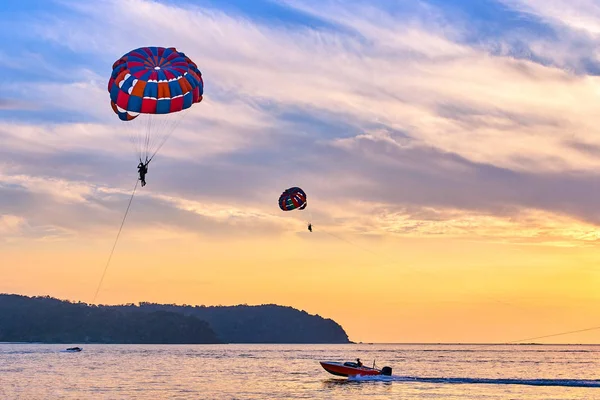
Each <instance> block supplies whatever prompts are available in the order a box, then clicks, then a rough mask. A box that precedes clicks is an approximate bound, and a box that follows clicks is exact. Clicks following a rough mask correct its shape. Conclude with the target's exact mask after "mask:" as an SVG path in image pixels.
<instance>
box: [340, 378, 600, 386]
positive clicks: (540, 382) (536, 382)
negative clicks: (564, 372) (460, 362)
mask: <svg viewBox="0 0 600 400" xmlns="http://www.w3.org/2000/svg"><path fill="white" fill-rule="evenodd" d="M348 380H349V381H354V382H357V381H358V382H361V381H375V382H419V383H446V384H491V385H529V386H563V387H590V388H593V387H597V388H600V380H591V379H589V380H585V379H509V378H506V379H504V378H495V379H494V378H428V377H416V376H398V375H392V376H382V375H375V376H353V377H348Z"/></svg>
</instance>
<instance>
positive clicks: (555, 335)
mask: <svg viewBox="0 0 600 400" xmlns="http://www.w3.org/2000/svg"><path fill="white" fill-rule="evenodd" d="M598 329H600V326H593V327H591V328H584V329H576V330H574V331H565V332H559V333H552V334H549V335H542V336H535V337H529V338H526V339H519V340H511V341H510V342H504V343H490V344H482V345H479V346H474V348H477V349H480V348H487V347H492V346H498V345H503V344H517V343H522V342H529V341H532V340H538V339H546V338H551V337H557V336H566V335H572V334H574V333H582V332H590V331H596V330H598Z"/></svg>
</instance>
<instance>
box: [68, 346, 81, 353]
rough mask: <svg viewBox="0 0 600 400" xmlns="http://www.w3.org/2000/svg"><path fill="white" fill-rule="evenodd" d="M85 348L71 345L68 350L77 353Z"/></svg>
mask: <svg viewBox="0 0 600 400" xmlns="http://www.w3.org/2000/svg"><path fill="white" fill-rule="evenodd" d="M81 350H83V349H82V348H81V347H69V348H68V349H67V350H65V351H68V352H69V353H77V352H80V351H81Z"/></svg>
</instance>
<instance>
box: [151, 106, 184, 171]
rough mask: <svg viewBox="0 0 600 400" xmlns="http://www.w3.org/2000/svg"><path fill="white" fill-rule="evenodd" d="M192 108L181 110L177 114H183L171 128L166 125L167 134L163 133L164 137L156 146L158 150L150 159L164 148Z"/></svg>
mask: <svg viewBox="0 0 600 400" xmlns="http://www.w3.org/2000/svg"><path fill="white" fill-rule="evenodd" d="M190 109H191V107H190V108H187V109H185V110H183V111H179V112H178V113H176V114H181V116H179V118H176V119H175V122H174V123H172V124H171V126H170V127H168V128H169V129H166V128H167V127H166V126H165V131H166V132H167V133H166V134H164V135H163V137H162V138H161V139H160V140H159V144H158V147H157V148H156V150H155V151H154V152H153V153H152V155H151V156H150V158H149V159H148V161H152V159H153V158H154V156H156V153H158V152H159V151H160V149H162V147H163V146H164V145H165V143H166V142H167V140H168V139H169V138H170V137H171V135H172V134H173V132H174V131H175V130H176V129H177V127H179V125H180V124H181V122H182V121H183V119H184V118H185V117H186V116H187V115H188V113H189V110H190Z"/></svg>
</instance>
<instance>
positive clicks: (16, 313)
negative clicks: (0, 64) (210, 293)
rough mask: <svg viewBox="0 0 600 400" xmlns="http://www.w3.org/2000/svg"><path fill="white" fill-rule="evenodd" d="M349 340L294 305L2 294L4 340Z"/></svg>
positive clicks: (330, 323) (1, 334)
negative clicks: (110, 302)
mask: <svg viewBox="0 0 600 400" xmlns="http://www.w3.org/2000/svg"><path fill="white" fill-rule="evenodd" d="M11 341H14V342H46V343H90V342H91V343H219V342H227V343H350V341H349V340H348V335H347V334H346V332H345V331H344V329H343V328H342V327H341V326H340V325H339V324H337V323H336V322H335V321H333V320H331V319H325V318H322V317H320V316H319V315H310V314H308V313H307V312H305V311H300V310H297V309H295V308H292V307H283V306H278V305H274V304H267V305H261V306H247V305H238V306H211V307H205V306H194V307H192V306H187V305H184V306H178V305H173V304H153V303H140V305H139V306H136V305H134V304H127V305H119V306H90V305H87V304H85V303H71V302H68V301H62V300H58V299H54V298H51V297H48V296H46V297H27V296H20V295H8V294H5V295H3V294H0V342H11Z"/></svg>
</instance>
